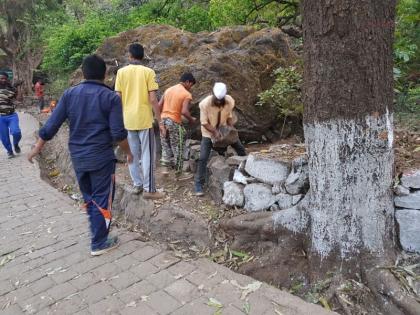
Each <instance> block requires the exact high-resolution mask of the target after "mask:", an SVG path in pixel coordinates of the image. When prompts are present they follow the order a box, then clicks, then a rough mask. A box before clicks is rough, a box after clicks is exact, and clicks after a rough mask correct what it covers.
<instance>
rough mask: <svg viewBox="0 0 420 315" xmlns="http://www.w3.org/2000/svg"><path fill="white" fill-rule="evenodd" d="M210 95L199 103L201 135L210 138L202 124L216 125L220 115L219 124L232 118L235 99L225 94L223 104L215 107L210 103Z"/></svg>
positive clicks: (223, 123)
mask: <svg viewBox="0 0 420 315" xmlns="http://www.w3.org/2000/svg"><path fill="white" fill-rule="evenodd" d="M212 98H213V96H212V95H209V96H207V97H206V98H205V99H203V100H202V101H201V102H200V104H199V105H198V106H199V107H200V122H201V135H202V136H203V137H206V138H211V137H212V135H211V133H210V131H208V130H207V129H206V128H204V127H203V125H206V124H208V123H209V124H210V125H211V126H212V127H217V121H218V117H219V112H221V115H220V123H219V126H223V125H226V122H227V120H228V118H233V115H232V112H233V108H234V107H235V100H234V99H233V97H231V96H230V95H226V96H225V106H223V107H217V106H214V105H212Z"/></svg>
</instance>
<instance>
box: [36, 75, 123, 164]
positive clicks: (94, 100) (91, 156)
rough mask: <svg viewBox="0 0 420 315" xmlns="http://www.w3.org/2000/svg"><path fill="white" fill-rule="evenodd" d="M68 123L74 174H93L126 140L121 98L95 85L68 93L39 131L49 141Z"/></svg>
mask: <svg viewBox="0 0 420 315" xmlns="http://www.w3.org/2000/svg"><path fill="white" fill-rule="evenodd" d="M66 120H68V124H69V127H70V135H69V150H70V155H71V159H72V162H73V166H74V169H75V171H94V170H99V169H101V168H102V167H104V166H105V165H106V164H107V163H109V162H110V161H112V160H115V155H114V151H113V143H116V142H119V141H122V140H124V139H126V138H127V131H126V130H125V129H124V123H123V116H122V104H121V99H120V97H119V96H118V95H117V94H116V93H115V92H114V91H112V90H111V89H110V88H109V87H107V86H106V85H104V84H101V83H99V82H96V81H84V82H82V83H80V84H78V85H76V86H74V87H71V88H69V89H67V90H66V91H65V92H64V94H63V96H62V97H61V99H60V101H59V102H58V104H57V107H56V108H55V110H54V111H53V113H52V115H51V117H50V118H49V119H48V121H47V122H46V123H45V125H44V126H43V127H42V128H41V130H40V131H39V136H40V138H41V139H43V140H45V141H48V140H50V139H51V138H52V137H54V135H55V134H56V133H57V132H58V129H59V128H60V127H61V125H62V124H63V123H64V122H65V121H66Z"/></svg>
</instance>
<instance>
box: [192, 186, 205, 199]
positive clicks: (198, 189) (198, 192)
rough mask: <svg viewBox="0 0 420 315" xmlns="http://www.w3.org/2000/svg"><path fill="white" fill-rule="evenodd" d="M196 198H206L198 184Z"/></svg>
mask: <svg viewBox="0 0 420 315" xmlns="http://www.w3.org/2000/svg"><path fill="white" fill-rule="evenodd" d="M194 196H196V197H202V196H204V192H203V188H201V186H198V185H197V184H196V186H195V191H194Z"/></svg>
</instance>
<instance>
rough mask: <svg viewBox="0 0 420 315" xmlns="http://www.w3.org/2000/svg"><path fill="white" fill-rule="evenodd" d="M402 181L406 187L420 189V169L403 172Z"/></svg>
mask: <svg viewBox="0 0 420 315" xmlns="http://www.w3.org/2000/svg"><path fill="white" fill-rule="evenodd" d="M401 183H402V184H403V185H404V186H405V187H409V188H415V189H420V170H416V171H413V172H410V173H406V174H403V176H402V177H401Z"/></svg>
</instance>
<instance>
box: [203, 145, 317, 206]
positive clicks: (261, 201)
mask: <svg viewBox="0 0 420 315" xmlns="http://www.w3.org/2000/svg"><path fill="white" fill-rule="evenodd" d="M208 166H209V173H210V176H209V192H210V194H211V196H212V197H213V199H214V200H215V201H216V202H223V203H224V204H226V205H228V206H235V207H240V208H244V209H245V210H247V211H248V212H255V211H266V210H271V211H275V210H283V209H288V208H290V207H293V206H295V205H297V204H298V203H299V202H300V201H301V200H302V199H303V197H304V196H305V194H306V193H307V191H308V188H309V180H308V160H307V157H306V155H305V149H304V147H303V145H276V146H271V147H270V149H269V150H261V151H259V152H253V153H250V154H249V155H248V156H247V157H240V156H231V157H229V158H227V159H226V158H224V157H221V156H216V157H213V158H212V159H211V160H210V162H209V164H208ZM215 197H216V198H215Z"/></svg>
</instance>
